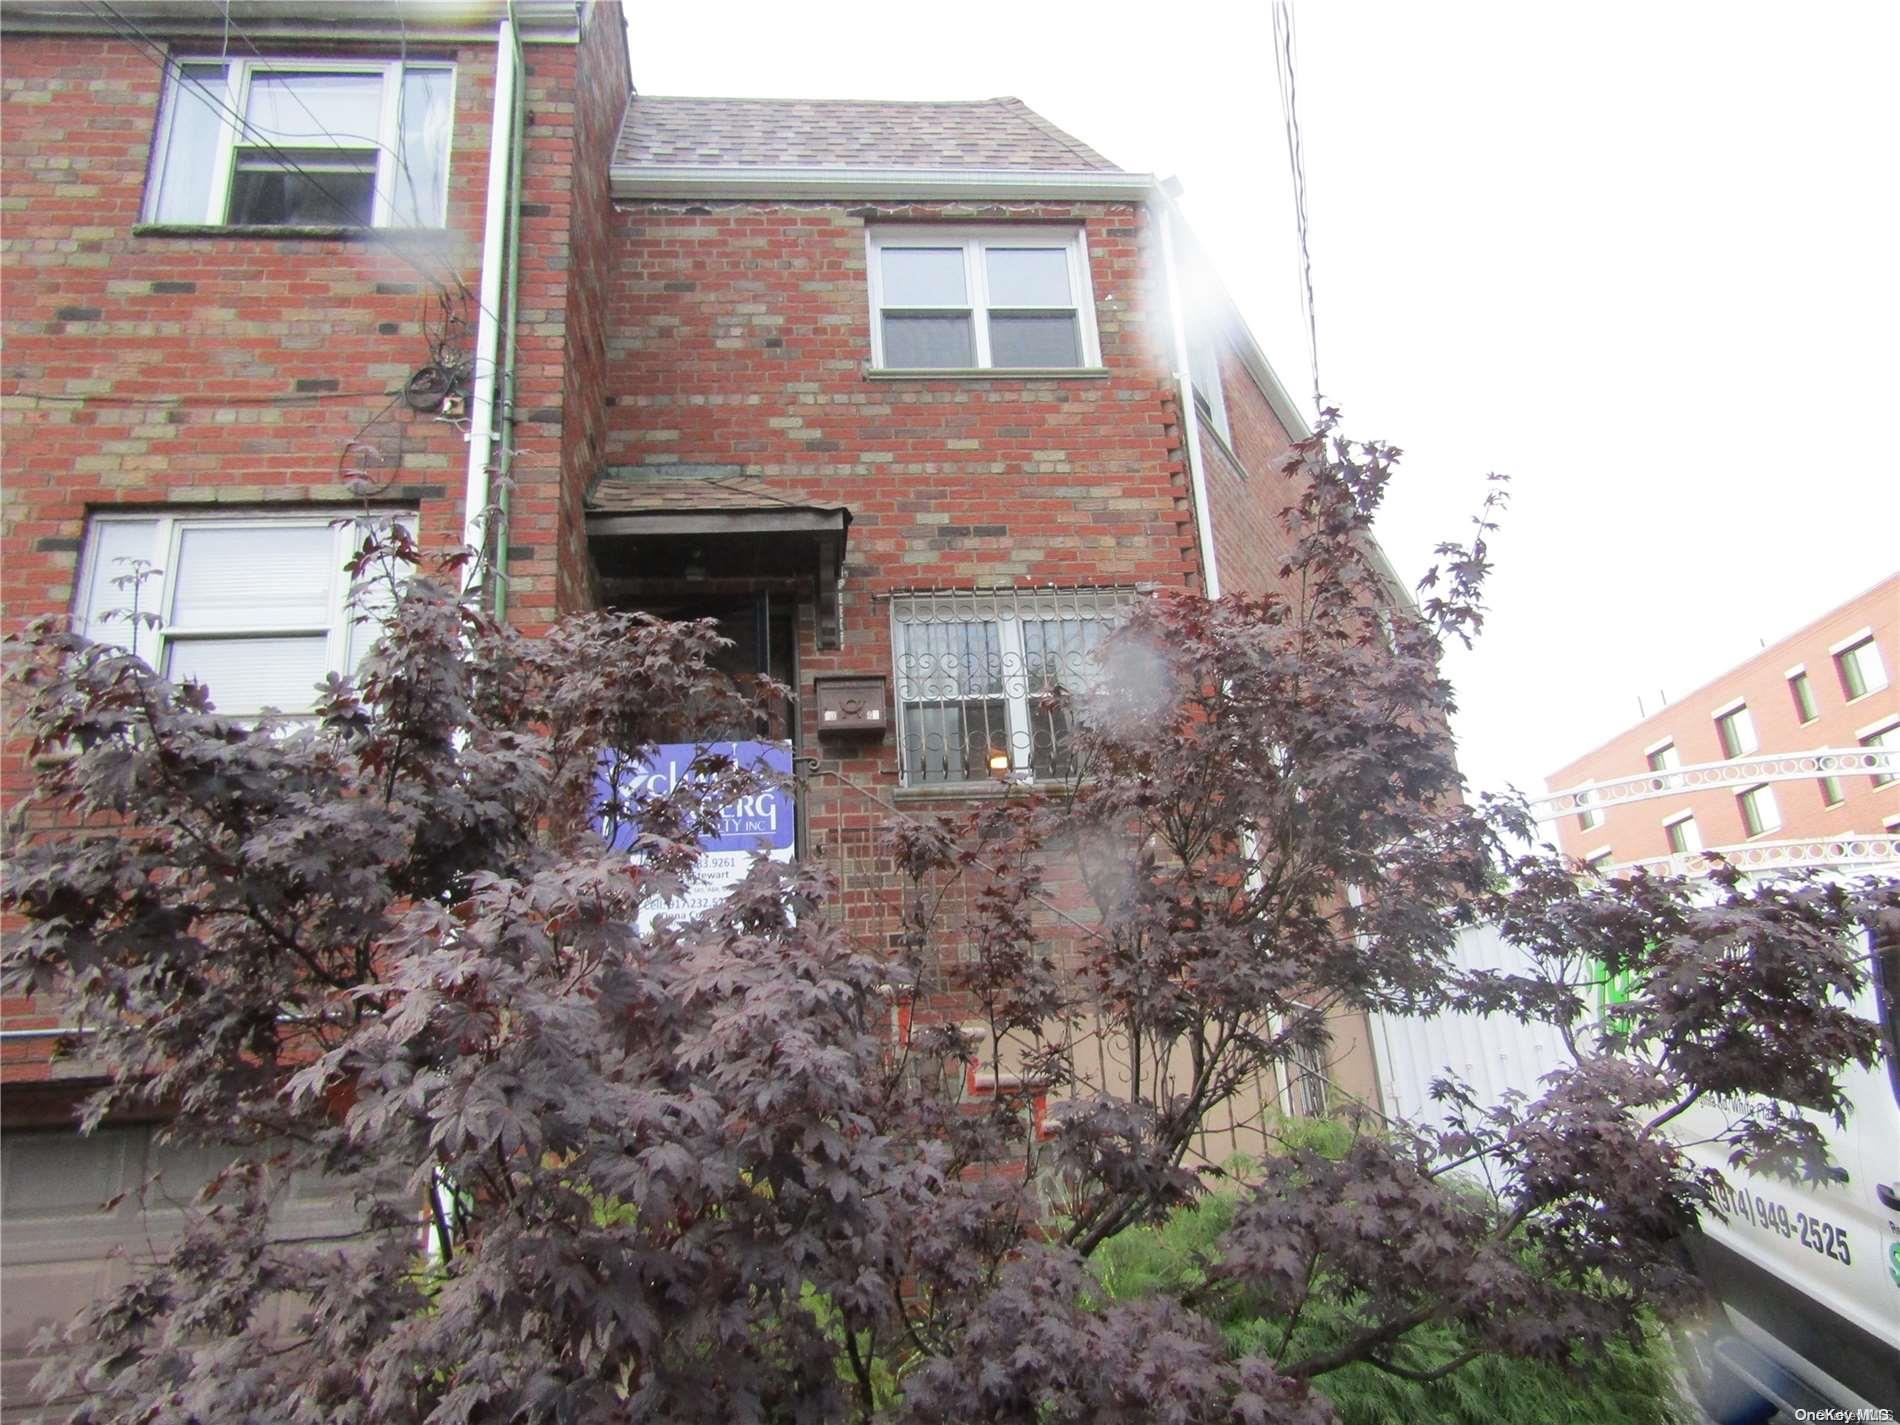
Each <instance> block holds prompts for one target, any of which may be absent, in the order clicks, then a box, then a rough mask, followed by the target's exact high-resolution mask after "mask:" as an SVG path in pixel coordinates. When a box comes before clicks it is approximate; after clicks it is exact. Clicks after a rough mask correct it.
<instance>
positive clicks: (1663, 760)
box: [1643, 738, 1682, 787]
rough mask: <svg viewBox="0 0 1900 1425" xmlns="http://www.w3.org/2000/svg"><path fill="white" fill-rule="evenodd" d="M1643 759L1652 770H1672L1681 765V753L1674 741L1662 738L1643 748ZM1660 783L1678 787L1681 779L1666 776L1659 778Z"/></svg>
mask: <svg viewBox="0 0 1900 1425" xmlns="http://www.w3.org/2000/svg"><path fill="white" fill-rule="evenodd" d="M1643 761H1644V762H1645V763H1647V764H1648V766H1649V770H1650V771H1652V772H1673V771H1675V770H1676V768H1678V767H1680V766H1681V765H1682V754H1681V753H1679V752H1677V751H1676V744H1675V743H1674V742H1672V741H1670V740H1669V739H1668V738H1664V739H1663V740H1662V741H1661V742H1658V743H1655V744H1653V745H1651V746H1649V747H1646V748H1644V749H1643ZM1660 785H1662V786H1666V787H1679V786H1681V785H1682V779H1681V778H1680V777H1666V778H1663V779H1662V780H1661V783H1660Z"/></svg>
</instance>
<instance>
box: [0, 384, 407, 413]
mask: <svg viewBox="0 0 1900 1425" xmlns="http://www.w3.org/2000/svg"><path fill="white" fill-rule="evenodd" d="M401 394H402V391H401V390H400V389H397V390H393V391H392V390H390V389H389V388H388V387H377V388H376V389H374V390H362V391H296V392H284V393H282V394H279V395H275V396H116V395H97V396H69V395H64V394H62V393H59V392H55V391H0V399H5V400H9V401H12V400H26V401H43V402H46V403H48V404H52V405H61V406H158V407H163V408H166V409H176V408H179V407H185V406H298V405H305V404H307V403H309V402H311V401H361V400H366V399H369V398H372V397H376V396H400V395H401Z"/></svg>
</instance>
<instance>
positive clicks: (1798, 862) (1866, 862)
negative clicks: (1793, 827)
mask: <svg viewBox="0 0 1900 1425" xmlns="http://www.w3.org/2000/svg"><path fill="white" fill-rule="evenodd" d="M1716 856H1720V857H1721V858H1722V859H1723V860H1724V861H1727V862H1728V863H1729V864H1730V865H1731V866H1734V867H1735V868H1736V869H1738V870H1742V871H1794V870H1800V869H1802V868H1804V867H1813V868H1814V869H1816V870H1820V869H1826V870H1830V871H1861V870H1874V869H1877V868H1881V867H1886V868H1889V869H1896V868H1900V836H1895V835H1891V834H1889V833H1881V834H1879V835H1874V836H1853V835H1849V836H1813V837H1803V838H1800V839H1799V840H1794V841H1744V842H1742V843H1741V844H1739V845H1736V846H1710V847H1708V848H1706V849H1705V850H1702V851H1682V852H1677V853H1676V854H1675V855H1673V856H1649V857H1644V858H1643V859H1641V860H1637V861H1615V862H1612V863H1610V864H1608V865H1605V866H1602V867H1599V868H1598V869H1599V870H1600V871H1602V872H1604V873H1605V874H1614V873H1615V872H1617V871H1631V870H1634V869H1636V868H1637V867H1638V866H1641V867H1643V868H1644V869H1646V870H1651V871H1666V872H1668V873H1669V874H1670V875H1675V876H1699V875H1702V874H1704V873H1706V872H1707V871H1708V869H1709V868H1710V866H1711V865H1712V864H1713V858H1714V857H1716Z"/></svg>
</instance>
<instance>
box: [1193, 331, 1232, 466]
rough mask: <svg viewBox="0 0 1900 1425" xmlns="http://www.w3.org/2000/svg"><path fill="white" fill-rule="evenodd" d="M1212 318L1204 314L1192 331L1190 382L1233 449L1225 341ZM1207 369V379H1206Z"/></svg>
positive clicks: (1216, 427)
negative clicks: (1224, 366) (1224, 369)
mask: <svg viewBox="0 0 1900 1425" xmlns="http://www.w3.org/2000/svg"><path fill="white" fill-rule="evenodd" d="M1213 327H1214V323H1213V322H1212V320H1211V319H1206V318H1204V319H1203V320H1202V322H1201V324H1200V325H1199V326H1198V327H1192V328H1190V329H1189V332H1188V385H1189V387H1190V388H1191V389H1192V391H1193V394H1194V396H1195V398H1196V399H1198V400H1199V401H1200V403H1201V405H1202V406H1203V407H1204V408H1205V410H1206V413H1207V419H1208V422H1209V423H1210V424H1211V425H1212V426H1213V427H1214V433H1215V434H1216V435H1218V436H1219V437H1220V438H1221V441H1222V443H1223V444H1225V445H1226V446H1228V447H1229V448H1230V449H1231V448H1232V447H1233V444H1234V432H1233V427H1232V426H1231V425H1230V424H1229V423H1228V419H1227V390H1226V383H1225V382H1224V381H1223V379H1222V377H1221V365H1220V361H1221V352H1222V349H1223V348H1224V346H1225V342H1224V341H1223V340H1222V338H1221V337H1220V336H1219V334H1218V333H1217V332H1216V331H1215V330H1214V329H1213ZM1203 373H1205V379H1203Z"/></svg>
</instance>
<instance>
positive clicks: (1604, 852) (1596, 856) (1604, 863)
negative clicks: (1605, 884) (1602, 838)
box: [1583, 846, 1610, 875]
mask: <svg viewBox="0 0 1900 1425" xmlns="http://www.w3.org/2000/svg"><path fill="white" fill-rule="evenodd" d="M1583 864H1584V865H1585V866H1586V867H1588V868H1589V869H1590V870H1592V871H1595V872H1596V873H1597V874H1598V875H1602V874H1603V873H1604V872H1605V871H1607V870H1609V868H1610V848H1609V847H1608V846H1600V847H1598V848H1597V849H1596V850H1595V851H1591V852H1587V853H1586V854H1585V855H1584V858H1583Z"/></svg>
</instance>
